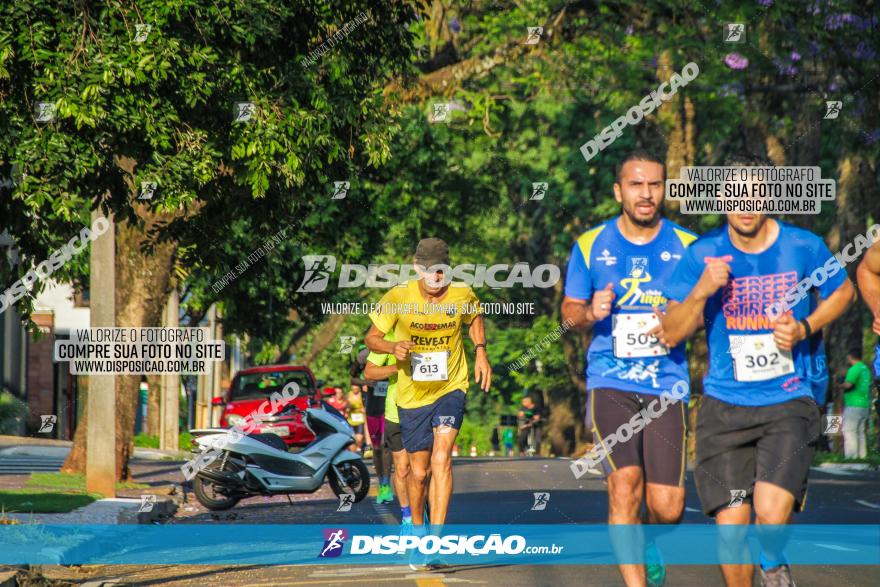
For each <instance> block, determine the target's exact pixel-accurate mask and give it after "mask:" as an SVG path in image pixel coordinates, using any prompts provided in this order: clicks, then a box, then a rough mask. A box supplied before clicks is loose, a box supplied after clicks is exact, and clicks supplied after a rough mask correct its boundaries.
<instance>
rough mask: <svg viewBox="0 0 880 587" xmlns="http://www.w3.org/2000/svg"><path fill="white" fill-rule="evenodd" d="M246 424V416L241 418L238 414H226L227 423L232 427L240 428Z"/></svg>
mask: <svg viewBox="0 0 880 587" xmlns="http://www.w3.org/2000/svg"><path fill="white" fill-rule="evenodd" d="M242 422H244V416H239V415H238V414H226V423H227V424H229V425H230V426H238V425H239V424H241V423H242Z"/></svg>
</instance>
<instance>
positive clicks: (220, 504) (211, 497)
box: [192, 463, 241, 511]
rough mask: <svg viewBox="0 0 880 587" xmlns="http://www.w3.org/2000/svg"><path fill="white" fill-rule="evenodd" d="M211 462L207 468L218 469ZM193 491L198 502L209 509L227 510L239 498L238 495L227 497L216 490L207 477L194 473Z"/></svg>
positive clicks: (233, 505)
mask: <svg viewBox="0 0 880 587" xmlns="http://www.w3.org/2000/svg"><path fill="white" fill-rule="evenodd" d="M212 465H214V463H212V464H211V465H208V468H215V469H219V467H217V466H216V465H214V466H213V467H212ZM192 483H193V493H195V494H196V499H197V500H199V503H200V504H202V505H203V506H205V507H206V508H208V509H209V510H211V511H220V510H228V509H230V508H232V507H235V505H236V504H237V503H238V502H239V501H240V500H241V498H240V497H229V496H227V495H224V494H222V493H220V492H218V491H217V488H216V485H215V484H214V483H213V482H212V481H210V480H209V479H205V478H203V477H202V476H201V475H196V476H195V478H194V479H193V482H192Z"/></svg>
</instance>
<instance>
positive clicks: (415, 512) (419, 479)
mask: <svg viewBox="0 0 880 587" xmlns="http://www.w3.org/2000/svg"><path fill="white" fill-rule="evenodd" d="M407 456H408V457H409V465H410V474H409V479H408V480H407V484H406V490H407V492H408V495H409V500H410V501H409V507H410V510H411V511H412V518H413V525H415V526H421V525H422V522H423V519H422V516H423V515H424V508H425V499H426V498H427V495H428V469H429V467H430V466H431V451H428V450H420V451H418V452H407Z"/></svg>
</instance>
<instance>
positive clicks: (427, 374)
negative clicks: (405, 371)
mask: <svg viewBox="0 0 880 587" xmlns="http://www.w3.org/2000/svg"><path fill="white" fill-rule="evenodd" d="M448 361H449V353H448V351H440V352H435V353H412V354H411V355H410V365H411V366H412V379H413V381H446V380H447V379H448V378H449V375H448V371H449V367H448Z"/></svg>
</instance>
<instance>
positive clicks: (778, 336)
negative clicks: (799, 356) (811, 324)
mask: <svg viewBox="0 0 880 587" xmlns="http://www.w3.org/2000/svg"><path fill="white" fill-rule="evenodd" d="M806 337H807V331H806V329H805V328H804V325H803V324H801V323H800V322H798V321H797V320H795V319H794V317H793V316H792V315H791V312H786V313H785V314H783V315H782V316H780V317H779V319H778V320H777V321H776V322H774V323H773V341H774V342H775V343H776V346H777V347H779V350H781V351H790V350H791V349H793V348H794V346H795V345H796V344H797V343H799V342H800V341H802V340H803V339H805V338H806Z"/></svg>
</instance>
